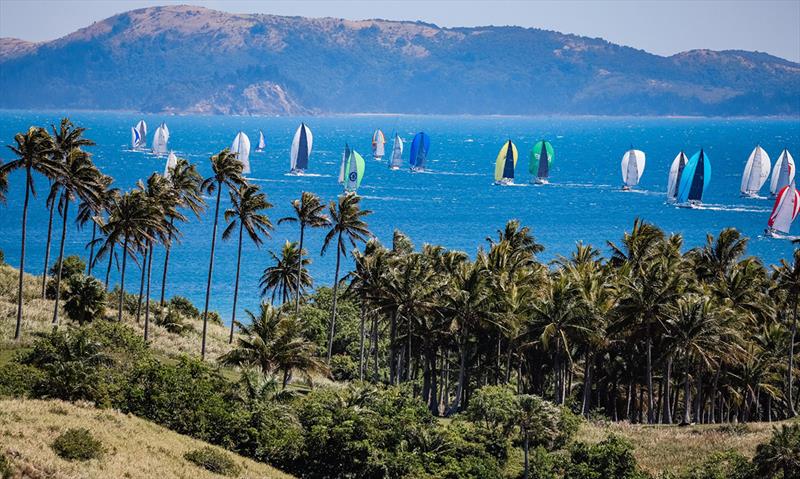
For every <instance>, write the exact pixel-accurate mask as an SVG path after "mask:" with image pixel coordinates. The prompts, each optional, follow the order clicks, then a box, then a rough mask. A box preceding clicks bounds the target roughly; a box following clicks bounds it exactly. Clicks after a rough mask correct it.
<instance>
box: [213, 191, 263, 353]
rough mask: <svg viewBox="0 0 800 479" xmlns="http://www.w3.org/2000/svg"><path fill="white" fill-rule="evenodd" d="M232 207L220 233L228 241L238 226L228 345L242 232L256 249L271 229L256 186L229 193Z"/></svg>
mask: <svg viewBox="0 0 800 479" xmlns="http://www.w3.org/2000/svg"><path fill="white" fill-rule="evenodd" d="M230 196H231V205H232V207H231V208H229V209H227V210H225V215H224V217H225V221H227V222H228V226H227V227H226V228H225V231H223V232H222V239H228V238H229V237H230V235H231V234H232V232H233V231H234V230H235V229H236V225H237V223H238V225H239V245H238V247H237V253H236V281H235V282H234V287H233V313H232V315H231V334H230V336H229V337H228V343H232V342H233V329H234V327H235V325H236V302H237V300H238V298H239V268H240V266H241V264H242V231H243V230H244V231H247V236H249V237H250V240H251V241H252V242H253V244H255V245H256V247H259V246H261V244H262V243H263V242H264V240H263V238H264V237H267V238H269V236H270V234H269V232H270V230H272V229H273V226H272V222H271V221H270V220H269V217H268V216H267V215H265V214H264V213H262V211H264V210H268V209H270V208H272V204H271V203H270V202H269V201H267V195H265V194H264V193H262V192H261V191H260V189H259V188H258V186H257V185H248V184H243V185H242V186H240V187H239V190H238V191H230Z"/></svg>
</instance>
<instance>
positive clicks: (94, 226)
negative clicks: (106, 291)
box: [86, 220, 97, 276]
mask: <svg viewBox="0 0 800 479" xmlns="http://www.w3.org/2000/svg"><path fill="white" fill-rule="evenodd" d="M96 239H97V223H95V222H94V220H92V241H91V242H89V264H88V266H87V268H88V269H87V270H86V276H91V275H92V266H94V242H95V240H96Z"/></svg>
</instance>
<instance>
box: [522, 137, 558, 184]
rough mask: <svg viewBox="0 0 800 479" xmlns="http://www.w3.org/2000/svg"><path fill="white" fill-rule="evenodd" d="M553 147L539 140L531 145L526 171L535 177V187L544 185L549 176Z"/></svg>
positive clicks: (545, 141)
mask: <svg viewBox="0 0 800 479" xmlns="http://www.w3.org/2000/svg"><path fill="white" fill-rule="evenodd" d="M553 156H554V155H553V145H551V144H550V142H549V141H547V140H541V141H538V142H536V144H535V145H533V149H532V150H531V162H530V165H529V166H528V171H530V173H531V175H533V176H535V178H534V180H533V182H534V183H536V184H537V185H546V184H547V178H548V177H549V176H550V167H551V166H552V165H553Z"/></svg>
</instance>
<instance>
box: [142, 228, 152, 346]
mask: <svg viewBox="0 0 800 479" xmlns="http://www.w3.org/2000/svg"><path fill="white" fill-rule="evenodd" d="M148 244H149V248H148V252H147V296H146V297H145V299H144V301H145V303H144V340H145V341H147V340H148V339H149V338H150V272H151V271H152V269H153V242H152V241H148Z"/></svg>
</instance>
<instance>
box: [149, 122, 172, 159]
mask: <svg viewBox="0 0 800 479" xmlns="http://www.w3.org/2000/svg"><path fill="white" fill-rule="evenodd" d="M167 141H169V133H168V132H167V130H165V125H164V124H162V125H161V126H159V127H158V128H156V132H155V133H154V134H153V153H155V154H156V155H166V154H167Z"/></svg>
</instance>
